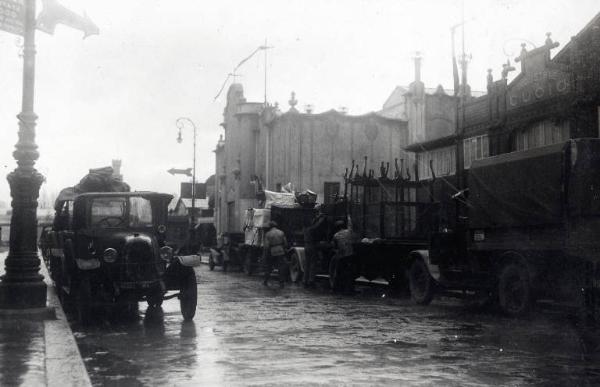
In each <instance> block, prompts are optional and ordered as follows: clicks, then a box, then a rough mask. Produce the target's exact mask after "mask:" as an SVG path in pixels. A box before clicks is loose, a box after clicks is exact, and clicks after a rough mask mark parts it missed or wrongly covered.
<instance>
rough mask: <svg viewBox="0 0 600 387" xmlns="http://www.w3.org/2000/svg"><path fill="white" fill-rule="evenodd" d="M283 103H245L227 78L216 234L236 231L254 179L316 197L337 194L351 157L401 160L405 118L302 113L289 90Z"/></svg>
mask: <svg viewBox="0 0 600 387" xmlns="http://www.w3.org/2000/svg"><path fill="white" fill-rule="evenodd" d="M289 105H290V108H289V110H288V111H287V112H285V113H282V112H281V111H280V110H279V109H278V107H277V106H265V105H264V104H262V103H250V102H246V100H245V98H244V95H243V88H242V86H241V85H240V84H234V85H232V86H231V87H230V88H229V91H228V94H227V106H226V107H225V110H224V113H223V117H224V121H223V123H222V126H223V128H224V129H225V137H224V138H223V137H222V138H221V139H220V140H219V142H218V144H217V147H216V149H215V153H216V176H217V179H216V200H215V210H216V214H215V220H216V224H217V230H218V232H223V231H240V230H241V218H242V217H243V214H244V211H245V210H246V209H247V208H250V207H253V206H256V204H257V202H256V199H255V195H256V188H257V186H256V182H257V181H259V180H260V181H261V182H262V184H263V185H264V188H265V189H268V190H273V191H279V190H280V189H281V187H283V186H285V185H287V184H288V183H290V185H291V186H292V187H293V189H294V190H296V191H301V190H305V189H309V190H311V191H313V192H315V193H317V195H318V201H319V202H328V201H330V200H332V199H333V198H334V197H335V195H343V190H344V178H343V177H344V173H345V171H346V168H350V167H351V165H352V161H353V160H356V162H357V163H358V164H359V165H360V168H361V170H362V169H363V168H364V157H367V169H378V168H379V166H380V165H381V163H382V162H385V163H387V162H393V161H394V159H395V158H397V159H399V160H400V159H406V160H408V155H407V153H405V152H404V150H403V148H404V147H405V146H406V145H407V122H406V121H405V120H399V119H392V118H386V117H382V116H381V115H378V114H375V113H370V114H366V115H362V116H351V115H348V114H345V113H342V112H338V111H335V110H330V111H327V112H324V113H320V114H312V113H311V112H306V113H301V112H299V111H298V110H297V109H296V105H297V101H296V98H295V95H294V93H292V96H291V99H290V101H289Z"/></svg>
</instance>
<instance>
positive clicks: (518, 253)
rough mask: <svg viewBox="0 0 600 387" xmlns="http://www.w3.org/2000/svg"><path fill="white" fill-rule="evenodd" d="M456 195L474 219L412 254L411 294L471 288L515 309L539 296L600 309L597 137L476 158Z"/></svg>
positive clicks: (426, 298)
mask: <svg viewBox="0 0 600 387" xmlns="http://www.w3.org/2000/svg"><path fill="white" fill-rule="evenodd" d="M468 181H469V187H468V191H467V190H465V191H464V192H461V194H459V195H456V199H457V200H459V201H460V202H461V203H463V205H464V206H465V207H466V209H467V211H466V213H467V214H468V217H464V218H461V219H459V222H458V226H457V227H456V228H455V229H454V230H447V229H446V230H442V231H441V232H438V233H436V234H434V235H433V238H432V241H431V243H430V245H429V248H428V249H427V250H416V251H413V253H411V256H412V258H413V261H412V266H411V268H410V270H409V281H410V288H411V294H412V296H413V299H414V300H415V301H416V302H418V303H423V304H424V303H428V302H430V301H431V298H432V297H433V294H434V293H435V292H436V291H437V292H438V293H439V292H447V291H454V290H460V291H465V290H466V291H473V292H476V293H481V294H487V295H489V296H491V297H494V298H496V297H497V299H498V301H499V303H500V306H501V308H502V310H504V311H505V312H506V313H507V314H510V315H520V314H524V313H526V312H527V311H528V310H529V309H530V307H531V306H532V305H533V303H534V301H535V300H536V299H541V298H551V299H557V300H564V301H568V302H570V303H573V304H577V305H579V306H585V307H587V310H594V308H595V306H597V304H598V289H599V285H600V272H599V269H598V261H599V260H600V238H599V237H598V236H599V235H600V139H575V140H569V141H567V142H565V143H560V144H555V145H551V146H546V147H541V148H535V149H531V150H526V151H520V152H513V153H507V154H502V155H499V156H495V157H490V158H487V159H483V160H478V161H475V162H474V163H473V164H472V166H471V168H470V170H469V175H468Z"/></svg>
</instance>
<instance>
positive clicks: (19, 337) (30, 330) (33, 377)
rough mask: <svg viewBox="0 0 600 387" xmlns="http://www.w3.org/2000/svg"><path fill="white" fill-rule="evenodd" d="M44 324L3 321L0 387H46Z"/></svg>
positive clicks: (1, 330)
mask: <svg viewBox="0 0 600 387" xmlns="http://www.w3.org/2000/svg"><path fill="white" fill-rule="evenodd" d="M44 350H45V344H44V322H43V321H24V320H23V319H20V320H17V319H15V320H11V319H0V386H20V385H22V384H24V383H25V382H27V383H28V384H34V385H39V386H41V385H44V383H45V380H46V378H45V376H46V375H45V368H44V367H45V364H44Z"/></svg>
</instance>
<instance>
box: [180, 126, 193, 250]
mask: <svg viewBox="0 0 600 387" xmlns="http://www.w3.org/2000/svg"><path fill="white" fill-rule="evenodd" d="M186 122H188V123H189V124H190V125H192V129H193V130H194V154H193V157H192V160H193V164H192V211H191V213H190V244H189V247H190V248H191V247H192V238H193V237H194V232H195V229H194V226H195V224H196V125H195V124H194V121H192V120H191V119H189V118H188V117H179V118H178V119H177V120H176V121H175V125H176V126H177V128H178V129H179V134H178V136H177V142H178V143H180V144H181V142H182V141H183V137H181V129H183V128H184V127H185V123H186ZM190 253H191V251H190Z"/></svg>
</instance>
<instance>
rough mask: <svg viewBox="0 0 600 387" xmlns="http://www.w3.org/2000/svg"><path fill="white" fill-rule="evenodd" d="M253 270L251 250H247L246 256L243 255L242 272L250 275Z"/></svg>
mask: <svg viewBox="0 0 600 387" xmlns="http://www.w3.org/2000/svg"><path fill="white" fill-rule="evenodd" d="M253 271H254V270H253V267H252V250H248V251H247V252H246V256H245V257H244V273H246V275H252V273H253Z"/></svg>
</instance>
